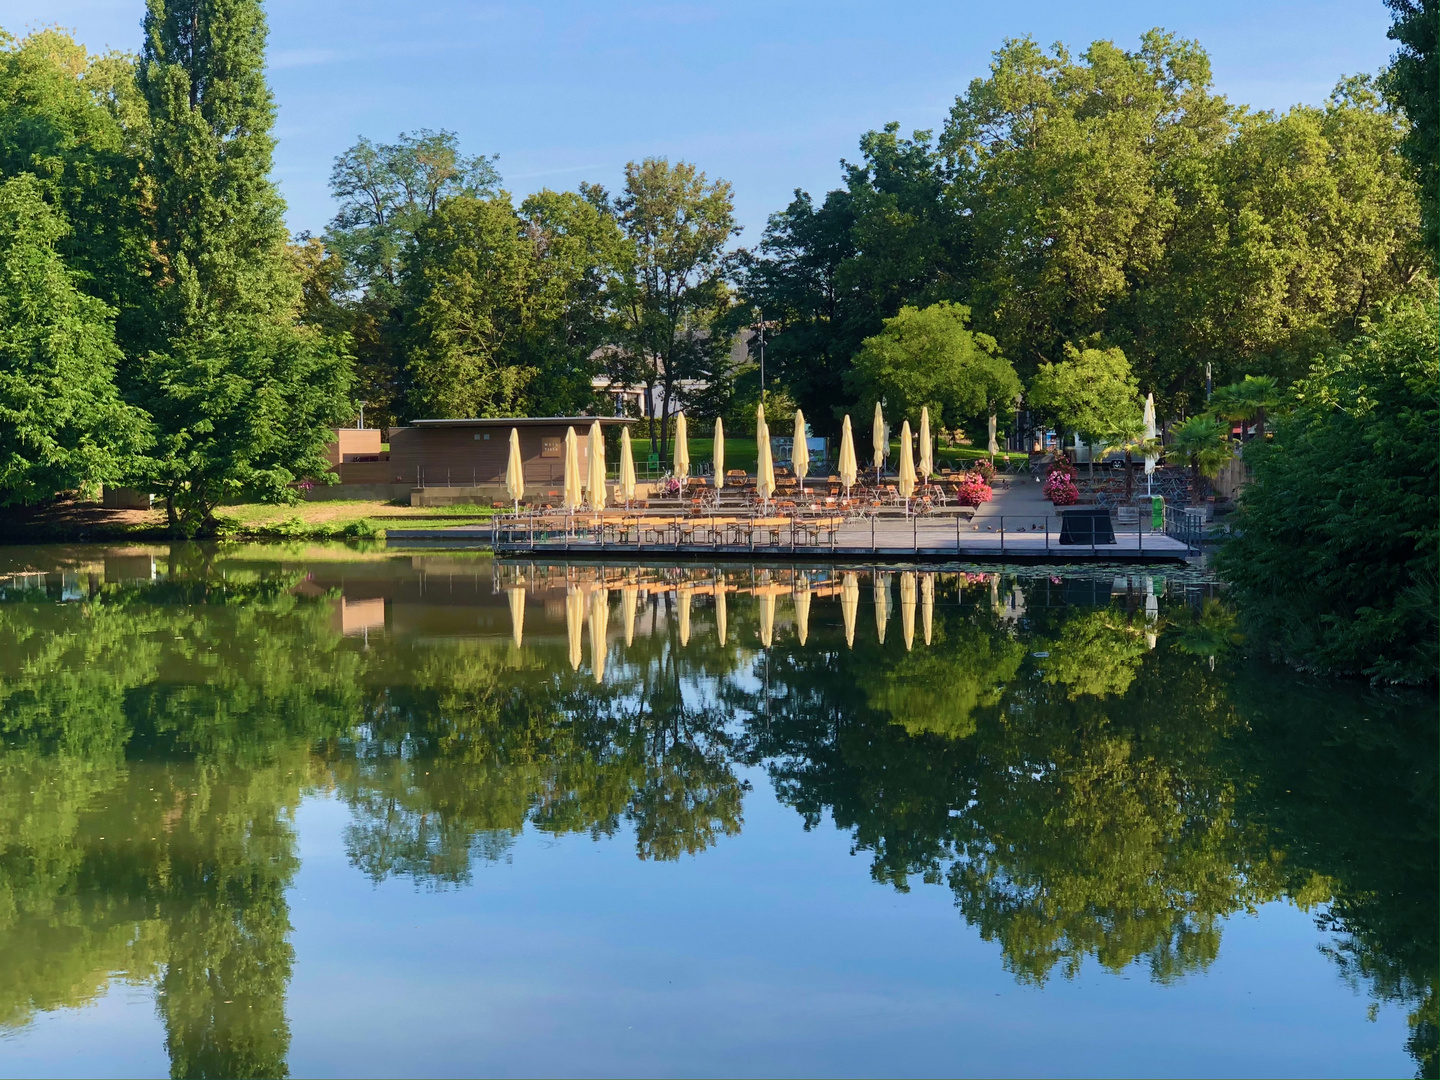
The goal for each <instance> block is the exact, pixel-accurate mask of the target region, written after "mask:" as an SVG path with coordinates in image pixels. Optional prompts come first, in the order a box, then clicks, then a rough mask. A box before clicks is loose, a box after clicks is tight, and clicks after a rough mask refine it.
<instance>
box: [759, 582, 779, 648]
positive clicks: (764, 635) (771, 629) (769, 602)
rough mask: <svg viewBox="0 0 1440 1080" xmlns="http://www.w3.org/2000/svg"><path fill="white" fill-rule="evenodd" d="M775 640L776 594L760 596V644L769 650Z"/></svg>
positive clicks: (767, 593)
mask: <svg viewBox="0 0 1440 1080" xmlns="http://www.w3.org/2000/svg"><path fill="white" fill-rule="evenodd" d="M774 640H775V594H774V593H769V592H763V593H761V594H760V644H761V645H764V646H765V648H767V649H768V648H769V647H770V644H771V642H773V641H774Z"/></svg>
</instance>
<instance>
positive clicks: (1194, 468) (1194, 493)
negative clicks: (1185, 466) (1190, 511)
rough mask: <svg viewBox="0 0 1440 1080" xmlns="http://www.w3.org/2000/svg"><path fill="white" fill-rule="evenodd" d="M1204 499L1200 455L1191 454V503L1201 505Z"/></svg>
mask: <svg viewBox="0 0 1440 1080" xmlns="http://www.w3.org/2000/svg"><path fill="white" fill-rule="evenodd" d="M1203 504H1204V500H1203V499H1202V498H1201V497H1200V455H1198V454H1191V455H1190V505H1191V506H1201V505H1203Z"/></svg>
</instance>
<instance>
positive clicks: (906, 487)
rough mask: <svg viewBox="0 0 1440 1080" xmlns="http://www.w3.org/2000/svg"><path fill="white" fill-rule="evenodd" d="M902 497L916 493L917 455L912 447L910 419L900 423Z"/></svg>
mask: <svg viewBox="0 0 1440 1080" xmlns="http://www.w3.org/2000/svg"><path fill="white" fill-rule="evenodd" d="M899 488H900V497H901V498H902V499H908V498H910V496H911V495H914V494H915V455H914V454H913V453H912V452H911V449H910V421H909V420H906V421H905V422H904V423H903V424H901V425H900V484H899Z"/></svg>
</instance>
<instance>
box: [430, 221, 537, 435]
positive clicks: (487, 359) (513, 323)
mask: <svg viewBox="0 0 1440 1080" xmlns="http://www.w3.org/2000/svg"><path fill="white" fill-rule="evenodd" d="M534 272H535V264H534V260H533V257H532V250H531V246H530V245H529V244H528V243H527V242H526V240H525V238H524V237H522V236H521V233H520V222H519V219H518V218H517V217H516V216H515V211H514V208H513V207H512V206H511V205H510V199H509V196H507V195H505V194H504V193H502V194H501V195H500V196H498V197H496V198H493V199H478V198H473V197H471V196H463V195H462V196H457V197H455V198H451V199H448V200H446V201H445V202H443V203H441V204H440V205H439V206H438V207H437V208H436V210H435V212H434V214H433V215H431V217H430V218H429V219H428V220H426V221H425V222H424V223H423V224H422V225H421V226H420V228H419V230H418V231H417V233H416V236H415V242H414V249H413V253H412V258H411V259H410V261H409V263H408V264H407V270H406V277H405V302H406V308H407V310H408V312H409V314H408V318H407V322H408V325H407V327H406V344H407V354H408V358H407V361H406V375H407V382H408V384H409V396H408V402H407V410H406V411H407V412H408V414H409V415H411V416H418V417H426V418H442V417H469V416H513V415H516V414H517V413H519V412H520V411H521V410H520V406H521V403H522V401H523V395H524V393H525V389H526V387H527V385H528V384H529V382H530V381H531V379H533V378H534V376H535V369H534V368H533V367H528V366H521V365H520V364H518V363H516V356H515V346H516V340H515V339H516V337H517V336H518V334H519V332H520V327H521V326H522V325H524V323H525V322H526V321H527V320H528V317H529V312H528V310H527V308H528V307H529V299H530V293H531V281H532V277H533V275H534Z"/></svg>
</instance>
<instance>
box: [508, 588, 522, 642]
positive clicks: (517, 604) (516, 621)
mask: <svg viewBox="0 0 1440 1080" xmlns="http://www.w3.org/2000/svg"><path fill="white" fill-rule="evenodd" d="M505 591H506V592H507V593H509V594H510V634H511V636H513V637H514V638H515V647H516V648H517V649H518V648H520V647H521V645H522V643H523V642H524V640H525V589H524V588H523V587H517V588H513V589H506V590H505Z"/></svg>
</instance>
